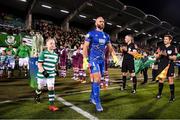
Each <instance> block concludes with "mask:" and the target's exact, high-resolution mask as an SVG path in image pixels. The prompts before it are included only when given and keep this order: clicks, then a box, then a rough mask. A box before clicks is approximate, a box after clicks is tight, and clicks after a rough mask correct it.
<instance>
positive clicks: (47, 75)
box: [42, 70, 49, 78]
mask: <svg viewBox="0 0 180 120" xmlns="http://www.w3.org/2000/svg"><path fill="white" fill-rule="evenodd" d="M42 74H43V75H44V77H46V78H47V77H49V73H47V71H45V70H44V71H43V72H42Z"/></svg>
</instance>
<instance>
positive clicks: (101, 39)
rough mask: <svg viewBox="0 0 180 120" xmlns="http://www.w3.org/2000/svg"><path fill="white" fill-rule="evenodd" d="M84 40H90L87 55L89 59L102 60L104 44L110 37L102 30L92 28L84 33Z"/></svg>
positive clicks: (108, 41)
mask: <svg viewBox="0 0 180 120" xmlns="http://www.w3.org/2000/svg"><path fill="white" fill-rule="evenodd" d="M85 41H87V42H90V46H89V51H88V57H89V60H90V61H97V60H104V58H105V55H104V54H105V46H106V45H107V44H108V43H110V37H109V35H108V34H106V33H105V32H103V31H97V30H92V31H90V32H88V34H87V35H86V39H85Z"/></svg>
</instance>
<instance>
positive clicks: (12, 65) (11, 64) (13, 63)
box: [8, 61, 15, 69]
mask: <svg viewBox="0 0 180 120" xmlns="http://www.w3.org/2000/svg"><path fill="white" fill-rule="evenodd" d="M8 67H10V68H11V69H14V67H15V61H14V62H11V63H9V64H8Z"/></svg>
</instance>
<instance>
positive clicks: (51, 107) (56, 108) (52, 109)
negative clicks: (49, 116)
mask: <svg viewBox="0 0 180 120" xmlns="http://www.w3.org/2000/svg"><path fill="white" fill-rule="evenodd" d="M48 108H49V110H50V111H53V112H54V111H57V110H59V108H58V107H56V106H54V105H50V106H49V107H48Z"/></svg>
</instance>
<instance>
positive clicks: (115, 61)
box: [112, 55, 118, 66]
mask: <svg viewBox="0 0 180 120" xmlns="http://www.w3.org/2000/svg"><path fill="white" fill-rule="evenodd" d="M112 57H113V62H114V63H115V66H118V58H117V56H116V55H113V56H112Z"/></svg>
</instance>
